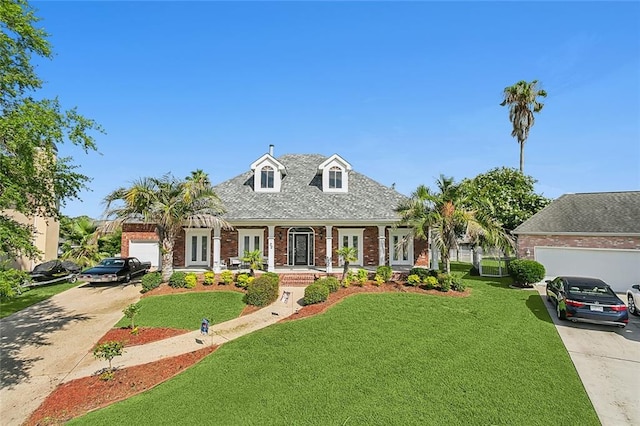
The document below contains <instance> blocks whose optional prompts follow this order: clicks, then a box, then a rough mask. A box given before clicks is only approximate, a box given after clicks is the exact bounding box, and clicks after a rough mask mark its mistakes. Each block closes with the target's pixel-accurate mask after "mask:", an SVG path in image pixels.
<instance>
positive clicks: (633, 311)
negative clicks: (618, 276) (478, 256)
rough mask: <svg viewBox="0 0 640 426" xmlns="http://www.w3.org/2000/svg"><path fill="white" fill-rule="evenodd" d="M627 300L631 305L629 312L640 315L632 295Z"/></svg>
mask: <svg viewBox="0 0 640 426" xmlns="http://www.w3.org/2000/svg"><path fill="white" fill-rule="evenodd" d="M627 300H628V304H629V312H631V313H632V314H633V315H640V312H639V311H638V307H637V306H636V302H635V300H633V296H631V295H629V296H627Z"/></svg>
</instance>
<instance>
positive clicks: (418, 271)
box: [409, 268, 431, 283]
mask: <svg viewBox="0 0 640 426" xmlns="http://www.w3.org/2000/svg"><path fill="white" fill-rule="evenodd" d="M409 275H417V276H418V277H420V282H421V283H423V282H425V280H426V279H427V277H428V276H430V275H431V271H429V270H428V269H427V268H411V270H410V271H409Z"/></svg>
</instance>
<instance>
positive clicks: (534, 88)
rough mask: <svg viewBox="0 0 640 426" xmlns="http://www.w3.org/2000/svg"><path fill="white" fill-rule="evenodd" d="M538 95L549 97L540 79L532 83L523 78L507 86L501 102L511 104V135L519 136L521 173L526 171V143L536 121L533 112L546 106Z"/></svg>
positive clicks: (502, 104)
mask: <svg viewBox="0 0 640 426" xmlns="http://www.w3.org/2000/svg"><path fill="white" fill-rule="evenodd" d="M538 97H542V98H546V97H547V92H546V91H544V90H542V89H538V80H533V81H532V82H531V83H527V82H526V81H524V80H522V81H519V82H517V83H516V84H514V85H513V86H509V87H505V89H504V100H503V101H502V103H501V104H500V105H501V106H505V105H509V120H510V121H511V123H512V124H513V130H512V131H511V136H513V137H515V138H518V143H519V144H520V173H524V143H525V142H526V141H527V138H528V137H529V129H531V127H533V123H534V121H535V117H534V115H533V113H534V112H535V113H538V112H540V111H542V108H543V107H544V104H543V103H541V102H538V99H537V98H538Z"/></svg>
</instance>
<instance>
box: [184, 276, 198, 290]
mask: <svg viewBox="0 0 640 426" xmlns="http://www.w3.org/2000/svg"><path fill="white" fill-rule="evenodd" d="M197 283H198V276H197V275H196V273H195V272H189V273H187V275H185V277H184V286H185V287H186V288H195V287H196V284H197Z"/></svg>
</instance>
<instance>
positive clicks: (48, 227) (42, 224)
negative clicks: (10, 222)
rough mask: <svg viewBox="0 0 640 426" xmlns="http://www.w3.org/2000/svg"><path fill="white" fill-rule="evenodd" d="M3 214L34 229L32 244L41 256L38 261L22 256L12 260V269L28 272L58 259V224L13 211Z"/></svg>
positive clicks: (53, 220)
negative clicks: (41, 264)
mask: <svg viewBox="0 0 640 426" xmlns="http://www.w3.org/2000/svg"><path fill="white" fill-rule="evenodd" d="M5 214H6V215H7V216H9V217H11V218H13V219H15V220H16V221H17V222H19V223H21V224H24V225H31V226H33V227H34V228H35V232H34V235H33V243H34V245H35V246H36V248H37V249H38V250H40V251H41V252H42V255H41V256H40V258H38V259H33V260H31V259H28V258H26V257H24V256H22V257H19V258H17V259H15V260H14V263H13V265H12V266H13V267H15V268H17V269H21V270H24V271H30V270H32V269H33V268H34V266H36V265H37V264H39V263H42V262H46V261H48V260H53V259H56V258H57V257H58V238H59V236H60V223H59V222H58V221H57V220H55V219H52V218H47V219H45V218H43V217H27V216H25V215H23V214H22V213H20V212H16V211H14V210H6V211H5Z"/></svg>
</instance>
